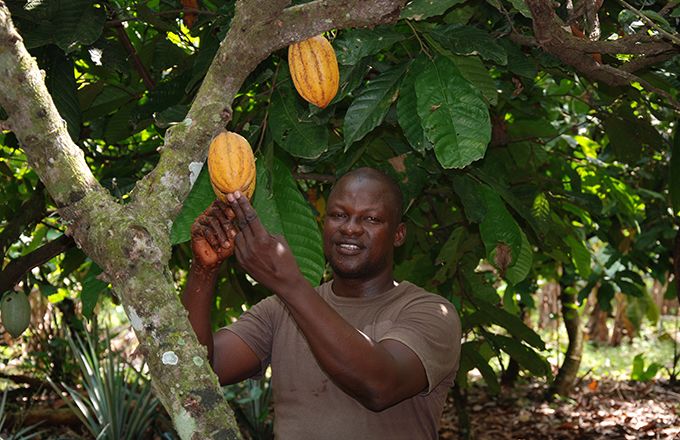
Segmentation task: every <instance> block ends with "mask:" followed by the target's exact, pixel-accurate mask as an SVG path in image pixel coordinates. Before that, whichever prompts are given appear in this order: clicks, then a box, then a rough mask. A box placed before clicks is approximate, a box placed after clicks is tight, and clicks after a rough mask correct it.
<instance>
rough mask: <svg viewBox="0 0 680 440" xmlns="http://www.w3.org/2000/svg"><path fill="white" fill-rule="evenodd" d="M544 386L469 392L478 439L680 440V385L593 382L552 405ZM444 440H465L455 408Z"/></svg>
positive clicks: (473, 430)
mask: <svg viewBox="0 0 680 440" xmlns="http://www.w3.org/2000/svg"><path fill="white" fill-rule="evenodd" d="M544 392H545V387H544V386H538V385H521V386H518V387H517V388H514V389H509V390H508V389H506V390H503V391H502V392H501V394H500V395H498V396H490V395H488V393H486V392H485V391H484V390H483V389H481V388H478V387H473V388H471V389H470V390H469V392H468V404H467V408H468V411H469V417H470V425H471V433H472V437H471V438H473V439H476V440H505V439H518V440H519V439H530V440H542V439H546V440H548V439H549V440H577V439H578V440H590V439H607V440H619V439H620V440H635V439H664V440H666V439H680V385H677V384H676V385H675V386H671V385H668V384H663V383H655V382H647V383H636V382H620V381H607V380H603V381H599V382H598V381H591V382H589V383H587V384H585V385H583V386H581V387H578V388H577V389H576V390H575V392H574V393H573V395H572V396H571V397H570V398H569V399H563V400H557V401H554V402H551V403H547V402H545V401H544V400H543V399H542V396H543V394H544ZM440 438H441V439H458V438H460V426H459V423H458V417H457V415H456V411H455V409H454V408H453V405H451V404H449V405H447V407H446V410H445V412H444V415H443V418H442V429H441V432H440Z"/></svg>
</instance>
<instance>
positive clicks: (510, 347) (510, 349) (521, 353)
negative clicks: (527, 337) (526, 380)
mask: <svg viewBox="0 0 680 440" xmlns="http://www.w3.org/2000/svg"><path fill="white" fill-rule="evenodd" d="M487 336H488V337H489V339H491V341H492V342H493V343H494V344H495V345H496V346H497V347H498V348H500V349H501V350H503V351H504V352H506V353H507V354H509V355H510V356H511V357H512V358H513V359H515V360H516V361H517V362H518V363H519V364H520V366H522V367H523V368H525V369H527V370H529V371H530V372H531V373H532V374H535V375H536V376H546V377H549V376H550V375H551V373H550V364H548V362H547V361H546V360H545V359H543V358H542V357H541V356H539V355H538V354H537V353H536V352H535V351H533V350H531V349H530V348H528V347H527V346H525V345H523V344H522V343H521V342H519V341H517V340H515V339H513V338H510V337H508V336H501V335H491V334H489V335H487Z"/></svg>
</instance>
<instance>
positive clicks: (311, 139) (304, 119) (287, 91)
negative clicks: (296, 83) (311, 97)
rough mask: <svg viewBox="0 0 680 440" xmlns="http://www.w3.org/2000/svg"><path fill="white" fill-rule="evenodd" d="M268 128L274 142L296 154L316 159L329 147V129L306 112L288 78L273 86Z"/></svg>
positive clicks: (304, 157) (296, 155)
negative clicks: (287, 80) (286, 80)
mask: <svg viewBox="0 0 680 440" xmlns="http://www.w3.org/2000/svg"><path fill="white" fill-rule="evenodd" d="M269 129H270V130H271V133H272V136H273V137H274V140H275V141H276V143H277V144H278V145H279V146H280V147H281V148H283V149H284V150H286V151H287V152H288V153H290V154H292V155H293V156H295V157H300V158H303V159H316V158H318V157H319V156H321V153H323V152H324V151H326V148H327V147H328V129H327V128H326V127H325V126H324V125H321V124H318V123H317V122H316V121H315V120H314V119H313V118H311V117H310V115H309V114H308V113H307V112H305V110H304V108H303V107H302V105H301V104H300V100H299V99H298V98H297V96H296V94H295V92H294V91H293V89H292V87H291V86H290V82H285V83H281V84H280V85H279V86H277V87H276V88H275V89H274V93H273V95H272V102H271V109H270V112H269Z"/></svg>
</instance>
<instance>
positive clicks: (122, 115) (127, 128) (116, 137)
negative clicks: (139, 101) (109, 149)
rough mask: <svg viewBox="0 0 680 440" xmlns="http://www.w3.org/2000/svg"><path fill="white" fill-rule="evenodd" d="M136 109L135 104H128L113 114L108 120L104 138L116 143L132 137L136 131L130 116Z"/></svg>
mask: <svg viewBox="0 0 680 440" xmlns="http://www.w3.org/2000/svg"><path fill="white" fill-rule="evenodd" d="M134 109H135V104H134V103H132V104H128V105H126V106H124V107H121V108H120V109H119V110H118V111H117V112H115V113H114V114H113V115H111V116H110V117H109V118H108V120H107V122H106V130H105V131H104V139H105V140H106V141H107V142H109V143H111V144H115V143H116V142H119V141H121V140H123V139H125V138H127V137H130V136H131V135H132V133H133V131H134V126H133V124H132V121H131V120H130V119H131V118H130V116H131V115H132V112H133V111H134Z"/></svg>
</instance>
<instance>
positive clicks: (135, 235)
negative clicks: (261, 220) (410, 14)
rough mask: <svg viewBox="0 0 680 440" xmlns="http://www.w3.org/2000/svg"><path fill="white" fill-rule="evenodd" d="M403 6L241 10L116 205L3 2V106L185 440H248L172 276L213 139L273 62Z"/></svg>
mask: <svg viewBox="0 0 680 440" xmlns="http://www.w3.org/2000/svg"><path fill="white" fill-rule="evenodd" d="M404 2H405V1H404V0H368V1H366V0H365V1H362V0H338V1H328V0H317V1H312V2H309V3H305V4H302V5H297V6H290V7H286V6H287V5H288V4H289V3H290V2H288V1H281V0H272V1H265V0H255V1H243V0H241V1H237V4H236V14H235V16H234V19H233V21H232V25H231V28H230V31H229V32H228V34H227V36H226V38H225V40H224V41H223V42H222V44H221V46H220V49H219V51H218V53H217V55H216V57H215V59H214V60H213V63H212V65H211V67H210V69H209V70H208V72H207V74H206V77H205V79H204V81H203V84H202V85H201V88H200V89H199V92H198V94H197V96H196V98H195V100H194V103H193V105H192V107H191V109H190V110H189V113H188V114H187V117H186V119H185V120H184V121H183V122H182V123H180V124H177V125H175V126H174V127H172V128H171V129H169V130H168V131H167V133H166V137H165V144H164V147H163V149H162V151H161V157H160V160H159V162H158V165H157V166H156V167H155V168H154V170H153V171H152V172H151V173H149V174H148V175H147V176H146V177H145V178H144V179H142V180H141V181H139V182H138V183H137V185H136V187H135V189H134V191H133V192H132V194H131V202H130V203H128V204H127V205H120V204H118V203H117V202H116V201H115V200H114V198H113V197H112V196H111V195H110V194H109V193H108V192H107V191H106V190H105V189H104V188H103V187H102V186H101V185H100V184H99V183H98V182H97V181H96V179H95V177H94V176H93V174H92V172H91V171H90V169H89V167H88V166H87V164H86V162H85V160H84V155H83V151H82V150H81V149H80V148H79V147H78V146H77V145H76V144H75V143H74V142H73V141H72V140H71V138H70V136H69V135H68V132H67V130H66V123H65V122H64V121H63V119H62V118H61V116H60V115H59V113H58V112H57V109H56V107H55V105H54V103H53V101H52V98H51V96H50V95H49V93H48V91H47V88H46V86H45V82H44V78H43V76H42V75H41V73H40V70H39V69H38V66H37V64H36V62H35V60H34V59H33V58H32V57H31V56H30V54H29V53H28V52H27V51H26V48H25V47H24V44H23V41H22V38H21V36H20V35H19V34H18V33H17V31H16V29H15V28H14V26H13V24H12V22H11V19H10V14H9V11H8V9H7V8H6V6H5V4H4V2H3V1H2V0H0V76H1V77H2V81H0V105H1V106H2V107H3V108H4V109H5V111H6V113H7V114H8V115H9V118H8V119H7V120H5V121H0V123H1V124H2V126H3V127H9V128H10V129H11V130H12V131H13V132H14V133H15V135H16V136H17V138H18V139H19V141H20V143H21V145H22V147H23V148H24V150H25V153H26V156H27V158H28V161H29V164H30V165H31V166H32V167H33V168H34V169H35V171H36V173H37V174H38V176H39V177H40V179H41V181H42V182H43V183H44V184H45V187H46V189H47V190H48V192H49V193H50V195H51V196H52V198H53V200H54V202H55V204H56V205H57V207H58V209H59V213H60V215H61V218H62V220H63V222H64V223H65V225H66V226H67V228H68V234H69V235H71V236H72V237H73V238H74V240H75V242H76V244H77V245H78V246H79V247H80V248H82V249H83V251H84V252H85V253H86V254H87V255H88V256H89V257H90V258H92V259H93V260H94V261H95V262H96V263H97V264H98V265H99V266H100V267H101V268H102V269H103V270H104V274H105V276H106V277H107V278H108V281H109V282H110V283H111V284H112V286H113V289H114V291H115V292H116V294H117V295H118V296H119V297H120V299H121V301H122V303H123V305H124V307H125V311H126V313H127V315H128V317H129V319H130V323H131V324H132V327H133V328H134V330H135V333H136V334H137V337H138V339H139V341H140V347H141V351H142V352H143V353H144V354H145V358H146V361H147V363H148V365H149V371H150V374H151V377H152V383H153V385H154V388H155V390H156V393H157V395H158V398H159V399H160V401H161V403H162V404H163V406H164V407H165V408H166V409H167V411H168V413H169V414H170V416H171V417H172V420H173V423H174V425H175V428H176V429H177V432H178V433H179V435H180V437H181V438H182V439H183V440H185V439H192V440H197V439H201V440H203V439H236V438H240V434H239V432H238V428H237V425H236V422H235V420H234V416H233V412H232V411H231V408H229V405H228V404H227V402H226V400H225V399H224V398H223V395H222V392H221V389H220V387H219V384H218V381H217V377H216V376H215V375H214V374H213V372H212V370H211V369H210V366H209V363H208V362H207V359H206V358H207V351H206V349H205V347H203V346H201V345H199V343H198V341H197V339H196V336H195V334H194V332H193V330H192V329H191V326H190V325H189V321H188V319H187V313H186V311H185V310H184V308H183V307H182V305H181V303H180V301H179V298H178V296H177V292H176V288H175V285H174V282H173V279H172V276H171V274H170V271H169V266H168V261H169V258H170V251H171V245H170V238H169V237H170V229H171V226H172V220H173V219H174V218H175V216H176V215H177V214H178V212H179V210H180V209H181V207H182V204H183V202H184V200H185V198H186V196H187V195H188V193H189V191H190V190H191V186H192V184H193V182H194V181H195V178H196V176H197V175H198V172H199V171H200V169H201V167H202V164H203V162H204V161H205V157H206V155H207V149H208V144H209V141H210V139H211V137H212V136H213V134H214V133H215V132H217V131H219V130H220V129H222V128H223V127H224V126H225V125H226V123H227V122H228V121H229V119H230V117H231V110H230V108H229V105H230V103H231V102H232V101H233V98H234V96H235V95H236V93H237V92H238V90H239V88H240V87H241V85H242V84H243V82H244V80H245V78H246V77H247V76H248V74H249V73H250V72H251V71H252V70H254V69H255V67H256V66H257V65H258V64H259V63H260V61H262V60H264V59H265V58H266V57H268V56H269V55H270V54H271V53H272V52H273V51H275V50H278V49H280V48H283V47H286V46H287V45H289V44H290V43H292V42H294V41H298V40H301V39H305V38H308V37H311V36H313V35H317V34H320V33H322V32H324V31H327V30H330V29H333V28H336V29H339V28H344V27H355V26H369V25H375V24H379V23H386V22H390V21H393V20H395V19H397V18H398V15H399V11H400V9H401V7H402V6H403V4H404Z"/></svg>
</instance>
